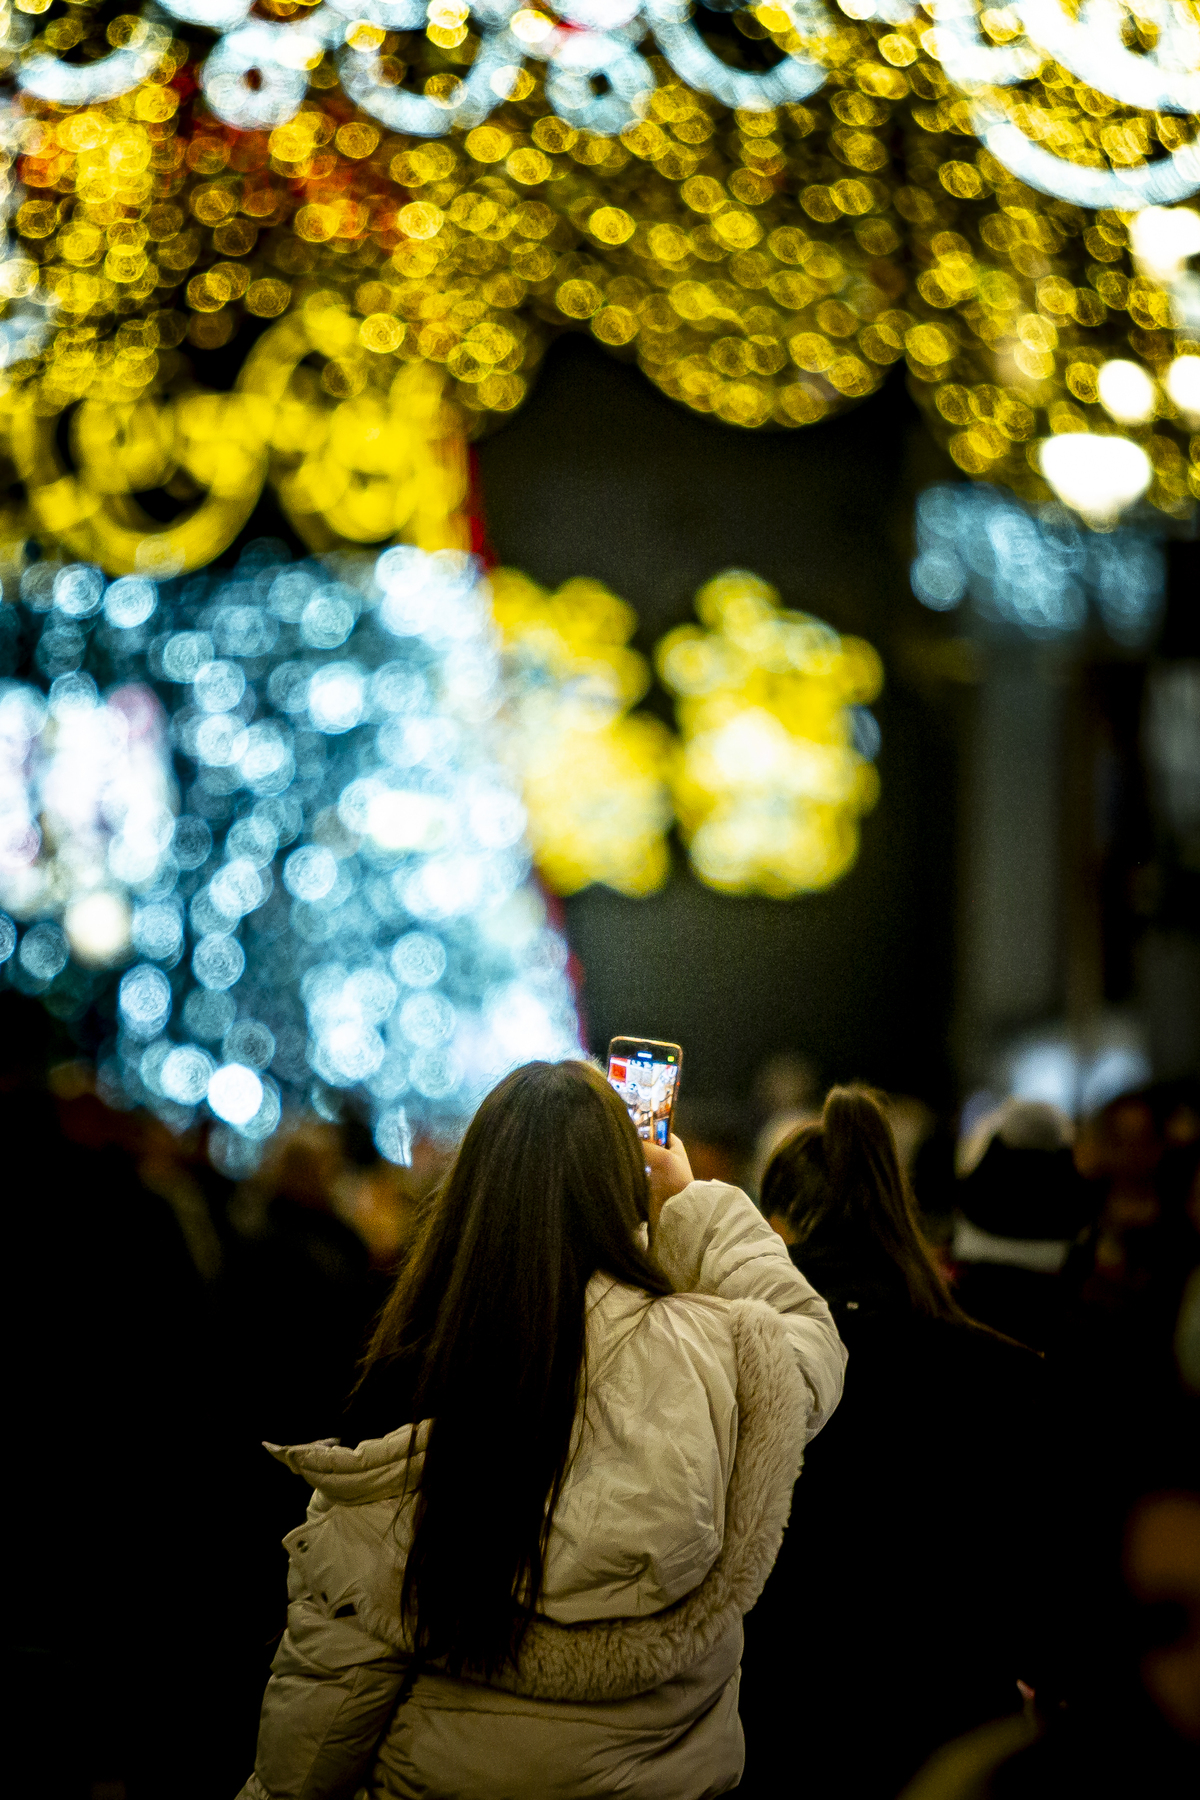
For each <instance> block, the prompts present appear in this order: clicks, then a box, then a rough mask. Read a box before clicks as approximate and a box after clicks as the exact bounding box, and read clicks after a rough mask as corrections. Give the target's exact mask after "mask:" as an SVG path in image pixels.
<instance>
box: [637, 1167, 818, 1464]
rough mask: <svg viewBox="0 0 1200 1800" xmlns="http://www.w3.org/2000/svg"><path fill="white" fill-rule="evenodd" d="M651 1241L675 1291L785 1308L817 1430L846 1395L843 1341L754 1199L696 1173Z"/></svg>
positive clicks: (663, 1216) (661, 1219) (810, 1424)
mask: <svg viewBox="0 0 1200 1800" xmlns="http://www.w3.org/2000/svg"><path fill="white" fill-rule="evenodd" d="M653 1248H654V1255H655V1258H656V1260H657V1262H658V1265H659V1267H660V1268H661V1269H662V1271H663V1273H664V1274H665V1275H666V1276H667V1278H668V1279H669V1280H670V1282H671V1284H672V1286H673V1287H674V1288H675V1289H676V1291H677V1292H678V1293H692V1294H719V1295H720V1297H721V1298H722V1299H723V1300H762V1301H765V1302H766V1304H767V1305H768V1306H769V1307H771V1309H772V1310H773V1311H774V1312H777V1313H779V1314H780V1316H781V1317H782V1319H783V1321H784V1324H785V1325H786V1327H787V1333H788V1339H789V1341H790V1343H791V1346H792V1351H793V1353H794V1355H795V1358H796V1366H797V1368H798V1369H799V1370H800V1373H801V1375H802V1376H803V1377H804V1380H805V1382H806V1383H807V1385H808V1388H809V1391H810V1392H811V1394H812V1397H813V1410H812V1413H811V1414H810V1416H809V1422H808V1435H809V1437H810V1438H812V1437H815V1436H816V1434H817V1432H818V1431H820V1429H821V1427H822V1425H824V1423H825V1421H826V1420H827V1419H828V1418H829V1415H830V1414H831V1413H832V1411H833V1409H834V1407H835V1406H836V1405H837V1403H838V1401H839V1400H840V1399H841V1397H842V1381H843V1379H844V1376H845V1370H846V1347H845V1345H844V1344H843V1343H842V1340H841V1338H840V1337H839V1336H838V1330H837V1326H836V1325H835V1324H834V1322H833V1314H832V1313H831V1312H830V1310H829V1308H828V1306H827V1305H826V1304H825V1302H824V1300H822V1298H821V1296H820V1294H818V1293H817V1291H816V1289H815V1288H814V1287H812V1286H811V1285H810V1284H809V1282H807V1281H806V1280H805V1279H804V1276H803V1275H802V1274H801V1273H800V1271H799V1269H798V1268H797V1267H796V1265H795V1264H794V1263H793V1261H792V1259H791V1257H790V1256H789V1255H788V1250H787V1245H786V1244H785V1243H784V1241H783V1239H782V1238H781V1237H780V1236H779V1235H778V1233H777V1232H774V1231H772V1229H771V1227H770V1226H769V1225H768V1224H767V1221H766V1220H765V1219H764V1218H763V1216H762V1214H761V1213H760V1212H759V1210H758V1208H757V1207H756V1206H755V1204H754V1202H753V1201H752V1200H751V1199H749V1198H748V1196H747V1195H745V1194H743V1193H742V1191H741V1189H740V1188H735V1187H729V1186H727V1185H726V1183H725V1182H723V1181H693V1182H692V1183H691V1184H690V1186H688V1187H685V1188H684V1189H683V1191H682V1193H679V1194H676V1195H674V1197H673V1198H672V1199H670V1200H668V1201H667V1203H666V1205H665V1206H664V1207H663V1209H662V1213H661V1214H660V1216H659V1221H658V1227H657V1230H656V1231H655V1233H654V1246H653Z"/></svg>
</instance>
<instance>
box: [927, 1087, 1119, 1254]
mask: <svg viewBox="0 0 1200 1800" xmlns="http://www.w3.org/2000/svg"><path fill="white" fill-rule="evenodd" d="M1074 1137H1075V1128H1074V1126H1073V1124H1072V1122H1071V1120H1070V1119H1069V1118H1068V1117H1067V1115H1066V1113H1064V1112H1061V1111H1060V1110H1059V1108H1058V1107H1056V1106H1051V1105H1049V1104H1048V1103H1047V1102H1046V1101H1043V1100H1022V1099H1016V1098H1013V1099H1009V1100H1005V1101H1003V1102H1002V1103H1001V1105H1000V1106H998V1107H996V1108H995V1109H994V1110H993V1111H992V1112H990V1113H987V1114H986V1115H985V1116H984V1117H983V1118H982V1119H980V1120H979V1122H978V1123H977V1124H976V1125H975V1126H974V1128H973V1129H972V1130H971V1131H970V1132H969V1133H968V1134H967V1135H966V1136H965V1137H964V1138H963V1140H962V1142H961V1143H960V1144H959V1147H958V1154H957V1158H956V1163H957V1170H958V1177H959V1181H958V1191H957V1210H958V1217H957V1219H956V1221H955V1228H954V1257H955V1260H956V1261H958V1262H1003V1263H1005V1264H1006V1265H1009V1266H1011V1267H1017V1268H1025V1269H1030V1270H1032V1271H1034V1272H1035V1273H1037V1274H1040V1275H1053V1274H1057V1272H1058V1270H1059V1269H1061V1268H1062V1265H1063V1263H1064V1262H1065V1261H1066V1259H1067V1252H1068V1250H1069V1249H1070V1247H1071V1243H1072V1240H1073V1239H1074V1238H1075V1236H1076V1234H1077V1233H1078V1232H1079V1230H1080V1229H1081V1227H1082V1226H1083V1225H1085V1224H1086V1223H1087V1220H1088V1218H1089V1215H1090V1213H1091V1210H1092V1206H1093V1197H1092V1195H1091V1194H1090V1193H1089V1191H1088V1189H1087V1187H1086V1186H1085V1184H1084V1182H1083V1181H1082V1180H1081V1179H1080V1178H1079V1176H1078V1174H1077V1173H1076V1169H1075V1164H1074V1161H1073V1159H1072V1154H1071V1146H1072V1143H1073V1142H1074Z"/></svg>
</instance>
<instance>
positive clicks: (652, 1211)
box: [642, 1132, 696, 1243]
mask: <svg viewBox="0 0 1200 1800" xmlns="http://www.w3.org/2000/svg"><path fill="white" fill-rule="evenodd" d="M642 1151H643V1153H644V1155H645V1158H646V1170H647V1172H648V1174H649V1176H650V1200H649V1208H648V1216H649V1220H650V1241H651V1243H653V1241H654V1233H655V1230H656V1229H657V1226H658V1215H659V1214H660V1213H661V1212H662V1209H663V1207H664V1206H665V1205H666V1203H667V1201H668V1200H670V1199H671V1198H672V1197H673V1196H674V1195H675V1194H681V1193H682V1192H683V1190H684V1188H685V1187H687V1186H688V1184H689V1182H692V1181H694V1180H695V1179H696V1178H695V1176H694V1175H693V1174H692V1165H691V1164H690V1163H689V1161H688V1154H687V1151H686V1150H685V1149H684V1147H683V1144H682V1143H681V1142H680V1140H679V1139H678V1138H677V1137H676V1136H675V1134H674V1132H672V1134H671V1141H670V1143H669V1144H667V1145H666V1146H664V1145H662V1144H656V1143H655V1142H654V1140H653V1138H647V1139H646V1140H645V1141H644V1142H643V1144H642Z"/></svg>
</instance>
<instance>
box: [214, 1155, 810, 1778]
mask: <svg viewBox="0 0 1200 1800" xmlns="http://www.w3.org/2000/svg"><path fill="white" fill-rule="evenodd" d="M654 1253H655V1256H656V1258H657V1260H658V1262H659V1264H660V1266H661V1267H662V1269H663V1270H664V1272H665V1273H666V1274H667V1276H668V1277H669V1279H670V1280H671V1282H672V1285H673V1286H674V1287H675V1288H676V1290H677V1292H676V1293H675V1294H673V1295H670V1296H668V1297H666V1298H661V1299H653V1300H652V1299H648V1298H647V1296H646V1295H645V1294H643V1293H641V1292H639V1291H637V1290H635V1289H632V1288H628V1287H625V1286H623V1285H622V1284H620V1283H618V1282H615V1281H613V1280H612V1279H611V1278H610V1277H601V1276H597V1277H594V1278H593V1281H592V1282H591V1284H590V1285H589V1288H588V1319H587V1369H588V1379H587V1387H586V1393H587V1400H586V1407H585V1409H584V1410H583V1412H582V1413H581V1417H580V1419H579V1421H578V1423H577V1427H576V1441H575V1447H574V1454H573V1458H572V1461H571V1463H570V1466H569V1469H568V1473H567V1477H566V1480H565V1482H564V1485H563V1489H562V1492H561V1495H560V1497H559V1501H558V1505H557V1507H556V1509H555V1513H554V1519H553V1522H552V1525H551V1530H550V1536H549V1541H548V1545H547V1557H546V1570H545V1583H544V1591H543V1595H542V1602H541V1612H540V1616H539V1618H538V1620H537V1621H536V1622H535V1624H534V1625H533V1627H532V1628H531V1629H530V1631H529V1632H528V1634H527V1636H526V1639H525V1642H524V1645H523V1648H522V1652H521V1658H520V1664H519V1666H518V1668H516V1669H515V1670H512V1669H510V1670H508V1671H506V1673H505V1674H504V1675H503V1676H501V1677H499V1678H497V1679H496V1680H495V1682H493V1683H491V1684H486V1685H485V1684H484V1683H482V1682H472V1681H464V1680H457V1679H453V1678H451V1677H449V1676H446V1675H443V1674H440V1673H438V1672H437V1671H436V1670H435V1669H421V1670H420V1671H413V1670H412V1668H411V1662H412V1658H411V1640H410V1639H409V1637H408V1635H407V1632H406V1628H405V1625H404V1623H403V1621H402V1620H401V1618H400V1617H399V1614H398V1608H397V1598H398V1595H399V1591H400V1580H401V1576H402V1573H403V1566H404V1554H405V1548H406V1544H407V1541H408V1524H409V1518H410V1513H409V1508H410V1506H411V1501H409V1500H406V1499H405V1497H404V1492H403V1490H404V1474H405V1466H406V1453H407V1450H408V1444H409V1438H410V1435H411V1433H412V1431H413V1429H414V1428H413V1427H411V1426H405V1427H404V1428H403V1429H402V1430H399V1431H395V1432H393V1433H391V1434H390V1435H389V1436H388V1437H385V1438H378V1439H373V1440H370V1441H368V1442H366V1443H363V1444H360V1445H358V1447H357V1448H356V1449H352V1450H351V1449H344V1448H342V1447H341V1446H339V1445H337V1444H334V1443H322V1444H309V1445H305V1446H303V1447H301V1448H297V1449H291V1450H274V1451H273V1454H274V1455H276V1456H277V1457H278V1458H279V1459H280V1461H282V1462H285V1463H287V1465H288V1466H289V1467H290V1468H292V1469H294V1470H295V1471H296V1472H297V1473H298V1474H301V1475H303V1476H304V1477H305V1478H306V1479H307V1480H308V1481H309V1482H310V1483H311V1485H312V1488H313V1497H312V1500H311V1502H310V1504H309V1508H308V1517H307V1520H306V1522H305V1524H304V1525H302V1526H301V1527H299V1529H297V1530H296V1531H293V1532H291V1533H290V1534H289V1536H288V1537H287V1538H285V1539H284V1544H285V1547H286V1549H287V1551H288V1556H289V1559H290V1573H289V1583H288V1593H289V1598H290V1602H291V1604H290V1607H289V1611H288V1629H287V1632H286V1633H285V1635H284V1638H283V1641H282V1643H281V1645H280V1648H279V1651H278V1653H277V1655H276V1657H275V1660H274V1663H273V1664H272V1668H273V1671H274V1672H273V1674H272V1676H271V1679H270V1681H269V1683H268V1685H267V1692H266V1697H265V1700H264V1702H263V1713H262V1723H261V1727H260V1730H259V1740H258V1756H257V1761H256V1766H255V1772H254V1774H253V1775H252V1776H251V1778H250V1780H249V1781H248V1782H247V1784H246V1786H245V1787H244V1788H243V1789H242V1792H241V1795H240V1796H239V1800H352V1797H354V1796H357V1797H358V1800H418V1797H420V1800H584V1797H585V1796H586V1797H592V1796H602V1795H618V1794H619V1795H622V1796H628V1797H629V1800H703V1797H704V1796H707V1795H715V1794H722V1793H725V1792H727V1791H728V1790H729V1789H730V1788H732V1787H734V1786H735V1785H736V1783H737V1782H738V1780H739V1779H740V1776H741V1771H742V1763H743V1745H742V1732H741V1725H740V1723H739V1721H738V1715H737V1691H738V1674H739V1665H740V1661H741V1652H742V1616H743V1614H745V1613H746V1612H748V1611H749V1609H750V1608H751V1607H752V1606H753V1604H754V1602H755V1601H756V1600H757V1598H758V1596H759V1594H760V1593H761V1591H762V1587H763V1583H764V1582H765V1580H766V1578H767V1575H768V1573H769V1572H770V1569H771V1566H772V1564H773V1563H774V1560H775V1557H776V1555H777V1554H778V1550H779V1545H780V1542H781V1540H782V1536H783V1528H784V1525H785V1523H786V1521H787V1514H788V1508H789V1505H790V1503H791V1493H792V1485H793V1483H794V1481H795V1477H796V1474H797V1471H798V1469H799V1465H800V1459H801V1455H802V1453H803V1447H804V1443H805V1440H806V1438H807V1437H811V1436H812V1435H813V1434H814V1432H816V1431H817V1430H819V1429H820V1427H821V1425H823V1424H824V1422H825V1420H826V1419H827V1418H828V1417H829V1414H830V1413H831V1412H832V1410H833V1408H834V1407H835V1406H836V1405H837V1402H838V1399H839V1398H840V1395H841V1389H842V1376H843V1371H844V1367H845V1360H846V1353H845V1350H844V1348H843V1346H842V1343H841V1340H840V1339H839V1337H838V1334H837V1329H836V1327H835V1326H834V1324H833V1320H832V1317H831V1315H830V1312H829V1309H828V1307H827V1306H826V1305H825V1302H824V1301H823V1300H822V1299H821V1298H820V1297H819V1295H817V1294H816V1293H815V1292H814V1291H813V1289H812V1288H811V1287H810V1286H809V1284H808V1283H807V1282H806V1281H805V1279H804V1277H803V1276H802V1275H801V1274H800V1273H799V1271H798V1270H797V1269H796V1268H795V1266H794V1265H793V1263H792V1262H791V1259H790V1258H789V1256H788V1253H787V1250H786V1248H785V1247H784V1245H783V1243H782V1241H781V1240H780V1239H779V1238H778V1237H777V1236H776V1235H775V1233H774V1232H773V1231H772V1230H771V1229H770V1227H769V1226H768V1225H767V1224H766V1222H765V1221H764V1220H763V1218H762V1216H761V1215H760V1214H759V1213H758V1211H757V1210H756V1209H755V1207H754V1206H753V1204H752V1203H751V1202H750V1201H749V1200H748V1199H747V1198H746V1196H745V1194H743V1193H741V1192H740V1191H739V1190H738V1189H737V1188H732V1187H727V1186H725V1185H724V1184H723V1183H721V1182H700V1181H697V1182H693V1183H692V1184H691V1186H690V1187H688V1188H685V1189H684V1191H683V1192H682V1193H681V1194H678V1195H676V1196H675V1197H674V1198H673V1199H672V1200H669V1201H668V1202H667V1204H666V1206H665V1207H664V1208H663V1211H662V1216H661V1219H660V1221H659V1226H658V1230H657V1232H656V1234H655V1243H654ZM416 1431H417V1443H416V1446H415V1450H416V1454H417V1455H418V1456H419V1454H420V1450H421V1441H422V1437H423V1435H424V1428H423V1427H420V1426H418V1427H416ZM480 1473H481V1487H480V1499H481V1502H482V1503H483V1504H486V1501H487V1494H486V1471H482V1470H481V1472H480Z"/></svg>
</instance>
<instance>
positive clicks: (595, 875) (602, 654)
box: [491, 569, 673, 895]
mask: <svg viewBox="0 0 1200 1800" xmlns="http://www.w3.org/2000/svg"><path fill="white" fill-rule="evenodd" d="M491 584H492V591H493V611H494V616H495V620H496V624H497V625H498V626H499V628H500V633H501V640H502V643H503V646H504V653H505V664H506V668H507V671H508V683H507V694H508V698H507V704H506V712H505V715H504V727H505V729H504V744H505V751H504V755H505V759H506V761H507V763H508V766H509V767H510V768H511V769H512V771H513V773H514V775H515V776H516V777H517V779H518V780H519V781H520V783H521V791H522V795H523V798H524V801H525V805H526V808H527V810H528V814H529V841H530V845H531V847H532V850H533V854H534V857H535V859H536V861H537V864H538V868H539V870H540V872H541V874H542V875H543V877H544V878H545V880H546V881H547V882H548V883H549V884H550V886H551V887H552V888H554V890H555V891H556V892H557V893H560V894H572V893H575V892H576V891H577V890H578V889H579V888H582V887H586V886H588V885H589V884H590V883H591V882H596V881H600V882H604V883H605V884H606V885H607V886H608V887H612V888H616V889H617V891H618V892H620V893H624V894H638V895H641V894H649V893H653V892H654V891H655V890H656V889H657V888H660V887H661V886H662V885H663V883H664V881H665V880H666V878H667V873H668V870H669V867H670V859H669V855H668V851H667V843H666V833H667V831H668V829H669V827H670V823H671V801H670V796H669V793H668V788H667V772H668V769H669V767H670V764H671V760H672V754H673V745H672V741H671V734H670V733H669V732H668V730H667V728H666V727H665V726H664V725H663V724H662V723H661V722H660V721H659V720H658V719H654V718H650V717H648V716H647V715H645V714H631V713H630V708H631V707H633V706H635V705H636V704H637V702H638V701H639V700H640V699H641V698H642V697H643V695H644V694H645V692H646V689H647V688H648V687H649V685H650V669H649V667H648V665H647V663H646V660H645V658H644V657H642V656H639V655H638V654H637V652H636V651H634V650H631V649H629V648H628V640H629V638H630V637H631V636H632V635H633V632H634V629H635V628H636V624H637V617H636V614H635V613H634V611H633V608H632V607H630V606H627V605H626V604H625V602H624V601H623V600H619V599H618V598H617V597H616V595H615V594H611V593H609V591H608V589H607V588H605V587H602V586H601V584H600V583H599V582H596V581H578V580H577V581H568V582H566V583H564V585H563V586H562V587H561V588H559V589H558V591H557V592H556V593H553V594H548V593H546V591H545V590H544V589H542V588H540V587H538V586H537V584H536V583H535V582H532V581H530V580H529V578H528V577H527V576H524V575H522V574H520V573H519V572H518V571H517V570H515V569H497V570H495V571H494V572H493V575H492V578H491Z"/></svg>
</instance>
